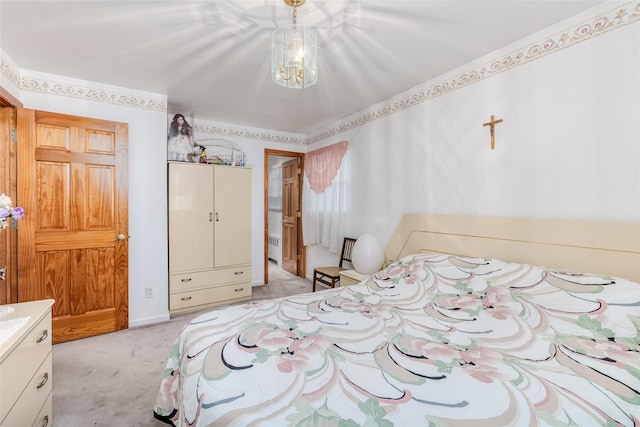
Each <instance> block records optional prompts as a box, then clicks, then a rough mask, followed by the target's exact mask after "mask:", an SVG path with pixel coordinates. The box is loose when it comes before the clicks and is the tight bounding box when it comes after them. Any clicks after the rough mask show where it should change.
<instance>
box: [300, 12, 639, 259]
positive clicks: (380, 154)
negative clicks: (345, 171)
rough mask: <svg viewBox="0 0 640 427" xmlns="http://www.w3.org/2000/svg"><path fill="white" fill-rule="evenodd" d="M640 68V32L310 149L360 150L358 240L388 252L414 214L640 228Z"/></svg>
mask: <svg viewBox="0 0 640 427" xmlns="http://www.w3.org/2000/svg"><path fill="white" fill-rule="evenodd" d="M639 62H640V23H638V22H636V23H635V24H631V25H627V26H625V27H622V28H620V29H617V30H615V31H611V32H609V33H606V34H603V35H600V36H598V37H594V38H592V39H590V40H588V41H585V42H582V43H578V44H576V45H574V46H572V47H570V48H567V49H564V50H561V51H560V52H556V53H553V54H550V55H548V56H546V57H544V58H541V59H538V60H535V61H532V62H529V63H527V64H524V65H521V66H518V67H514V68H512V69H510V70H508V71H505V72H503V73H500V74H497V75H495V76H492V77H489V78H485V79H484V80H481V81H478V82H476V83H474V84H471V85H469V86H466V87H464V88H461V89H458V90H455V91H453V92H450V93H448V94H446V95H441V96H439V97H436V98H433V99H431V100H429V101H427V102H424V103H422V104H419V105H416V106H413V107H411V108H408V109H406V110H403V111H400V112H397V113H394V114H391V115H389V116H387V117H384V118H381V119H379V120H376V121H373V122H371V123H369V124H366V125H364V126H360V127H357V128H355V129H353V130H350V131H348V132H346V133H343V134H340V135H338V136H336V137H334V138H331V139H329V140H325V141H322V144H317V147H316V146H315V144H314V146H310V147H309V150H313V149H315V148H319V147H320V146H321V145H326V144H329V143H334V142H338V141H341V140H347V141H349V149H350V150H352V156H351V157H352V184H351V195H352V196H351V200H350V202H351V204H350V210H349V218H350V219H349V228H348V234H349V235H351V236H356V237H357V236H359V235H360V234H362V233H365V232H366V233H371V234H373V235H374V236H375V237H376V238H377V239H378V241H379V242H380V244H381V245H382V246H383V247H385V246H386V244H387V243H388V241H389V238H390V237H391V235H392V233H393V231H394V229H395V226H396V225H397V223H398V221H399V219H400V217H401V215H402V214H403V213H405V212H420V213H431V214H451V215H479V216H483V215H487V216H513V217H534V218H571V219H592V220H613V221H640V96H639V95H640V64H639ZM492 114H494V115H495V116H496V118H501V119H503V120H504V122H503V123H501V124H498V125H496V148H495V149H494V150H491V149H490V136H489V129H488V128H487V127H483V126H482V124H483V123H485V122H487V121H489V118H490V116H491V115H492ZM309 254H310V256H315V259H313V258H311V259H308V261H307V265H308V268H309V271H313V267H314V266H315V265H318V264H320V263H323V262H327V257H329V256H330V255H328V252H326V251H324V252H323V251H319V250H318V248H314V250H313V251H309ZM333 256H334V257H335V255H333Z"/></svg>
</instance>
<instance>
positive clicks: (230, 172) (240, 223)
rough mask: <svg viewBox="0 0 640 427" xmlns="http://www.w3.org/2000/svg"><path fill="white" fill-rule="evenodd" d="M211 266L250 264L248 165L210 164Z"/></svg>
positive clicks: (249, 176)
mask: <svg viewBox="0 0 640 427" xmlns="http://www.w3.org/2000/svg"><path fill="white" fill-rule="evenodd" d="M213 182H214V197H215V202H214V205H215V209H216V214H215V216H216V218H215V223H214V224H215V266H216V268H220V267H226V266H231V265H242V264H251V192H250V191H246V190H245V189H250V188H251V169H244V168H233V167H214V180H213Z"/></svg>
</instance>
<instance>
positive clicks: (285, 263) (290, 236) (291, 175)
mask: <svg viewBox="0 0 640 427" xmlns="http://www.w3.org/2000/svg"><path fill="white" fill-rule="evenodd" d="M298 205H299V203H298V159H293V160H289V161H288V162H285V163H283V164H282V268H283V269H284V270H285V271H288V272H289V273H291V274H293V275H296V276H297V275H298V211H299V206H298Z"/></svg>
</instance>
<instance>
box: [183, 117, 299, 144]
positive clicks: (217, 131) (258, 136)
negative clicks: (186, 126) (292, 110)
mask: <svg viewBox="0 0 640 427" xmlns="http://www.w3.org/2000/svg"><path fill="white" fill-rule="evenodd" d="M193 129H194V130H195V131H196V132H202V133H209V134H212V135H219V136H233V137H236V138H246V139H253V140H258V141H265V142H280V143H283V144H293V145H306V144H307V141H308V138H307V137H306V136H300V137H297V136H285V135H276V134H272V133H268V132H267V131H265V130H261V131H251V130H242V129H234V128H224V127H221V126H208V125H204V124H200V123H198V122H197V119H196V123H195V124H194V126H193Z"/></svg>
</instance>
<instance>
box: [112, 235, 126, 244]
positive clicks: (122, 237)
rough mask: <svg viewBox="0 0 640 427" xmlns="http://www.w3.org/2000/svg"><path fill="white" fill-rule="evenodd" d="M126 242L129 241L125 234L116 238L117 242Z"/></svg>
mask: <svg viewBox="0 0 640 427" xmlns="http://www.w3.org/2000/svg"><path fill="white" fill-rule="evenodd" d="M125 240H127V236H125V235H124V234H118V235H117V236H116V240H115V241H116V242H124V241H125Z"/></svg>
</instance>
